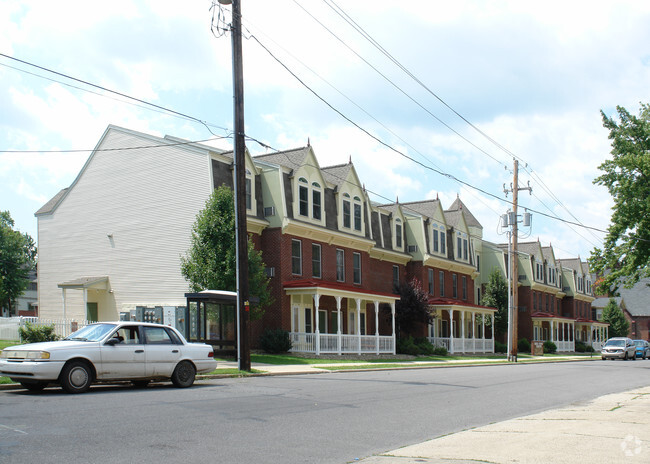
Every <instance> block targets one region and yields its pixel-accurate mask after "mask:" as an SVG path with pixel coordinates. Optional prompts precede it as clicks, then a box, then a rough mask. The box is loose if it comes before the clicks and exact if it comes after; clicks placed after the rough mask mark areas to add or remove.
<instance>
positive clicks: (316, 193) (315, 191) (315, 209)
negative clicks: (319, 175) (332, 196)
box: [311, 182, 322, 221]
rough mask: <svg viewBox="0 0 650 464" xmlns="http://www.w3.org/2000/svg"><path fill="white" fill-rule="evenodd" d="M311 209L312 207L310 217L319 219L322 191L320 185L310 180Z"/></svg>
mask: <svg viewBox="0 0 650 464" xmlns="http://www.w3.org/2000/svg"><path fill="white" fill-rule="evenodd" d="M311 188H312V191H311V199H312V201H311V209H312V217H313V218H314V219H316V220H318V221H320V219H321V207H322V202H321V198H322V193H321V192H322V191H321V186H320V184H319V183H318V182H312V183H311Z"/></svg>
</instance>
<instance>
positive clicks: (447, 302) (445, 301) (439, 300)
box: [427, 296, 496, 312]
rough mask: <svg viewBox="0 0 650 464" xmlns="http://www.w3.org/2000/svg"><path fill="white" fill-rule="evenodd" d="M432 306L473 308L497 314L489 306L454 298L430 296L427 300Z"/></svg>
mask: <svg viewBox="0 0 650 464" xmlns="http://www.w3.org/2000/svg"><path fill="white" fill-rule="evenodd" d="M427 301H428V303H429V305H430V306H463V307H465V308H472V309H476V310H480V311H491V312H496V309H495V308H490V307H488V306H481V305H475V304H472V303H468V302H467V301H462V300H455V299H453V298H444V297H432V296H430V297H429V299H428V300H427Z"/></svg>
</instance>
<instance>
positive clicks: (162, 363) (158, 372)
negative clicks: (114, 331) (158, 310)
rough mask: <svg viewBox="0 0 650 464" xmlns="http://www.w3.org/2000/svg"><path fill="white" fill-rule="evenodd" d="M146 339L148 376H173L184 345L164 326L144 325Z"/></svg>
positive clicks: (146, 369) (146, 368) (146, 371)
mask: <svg viewBox="0 0 650 464" xmlns="http://www.w3.org/2000/svg"><path fill="white" fill-rule="evenodd" d="M142 330H143V332H144V340H145V345H144V347H145V360H146V361H145V373H146V375H147V376H148V377H157V376H160V377H171V375H172V372H174V368H175V367H176V364H178V361H179V360H180V357H181V348H182V345H179V344H178V342H177V340H176V337H173V336H172V335H171V333H170V331H169V330H167V329H166V328H165V327H163V326H146V325H145V326H142Z"/></svg>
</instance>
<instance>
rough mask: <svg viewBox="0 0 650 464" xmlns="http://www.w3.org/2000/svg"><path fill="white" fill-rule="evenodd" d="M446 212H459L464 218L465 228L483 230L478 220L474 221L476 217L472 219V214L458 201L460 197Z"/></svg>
mask: <svg viewBox="0 0 650 464" xmlns="http://www.w3.org/2000/svg"><path fill="white" fill-rule="evenodd" d="M446 211H461V212H462V213H463V215H464V216H465V222H466V223H467V227H478V228H479V229H483V226H482V225H481V223H480V222H478V219H476V217H474V215H473V214H472V212H471V211H470V210H469V209H467V206H465V204H464V203H463V201H462V200H461V199H460V197H456V199H455V200H454V202H453V203H452V204H451V206H450V207H449V208H448V209H447V210H446ZM446 211H445V212H446Z"/></svg>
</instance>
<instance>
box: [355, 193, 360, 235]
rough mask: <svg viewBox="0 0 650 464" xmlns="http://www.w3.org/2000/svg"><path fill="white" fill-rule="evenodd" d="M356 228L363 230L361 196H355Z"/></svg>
mask: <svg viewBox="0 0 650 464" xmlns="http://www.w3.org/2000/svg"><path fill="white" fill-rule="evenodd" d="M354 230H356V231H359V232H361V198H359V197H357V196H355V197H354Z"/></svg>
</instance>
